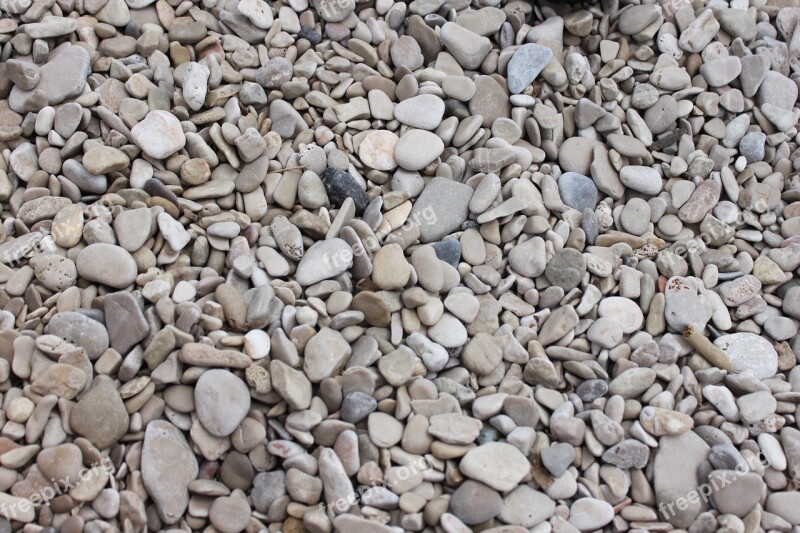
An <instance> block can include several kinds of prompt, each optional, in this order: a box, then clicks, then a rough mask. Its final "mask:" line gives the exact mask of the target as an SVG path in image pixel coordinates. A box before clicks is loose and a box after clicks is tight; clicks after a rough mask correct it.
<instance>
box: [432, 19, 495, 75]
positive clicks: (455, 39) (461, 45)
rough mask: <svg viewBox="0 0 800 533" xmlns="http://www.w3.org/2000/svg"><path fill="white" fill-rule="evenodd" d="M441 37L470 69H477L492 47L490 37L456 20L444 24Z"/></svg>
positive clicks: (449, 49)
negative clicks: (471, 29) (481, 34)
mask: <svg viewBox="0 0 800 533" xmlns="http://www.w3.org/2000/svg"><path fill="white" fill-rule="evenodd" d="M439 39H441V41H442V44H443V45H444V47H445V48H447V50H448V51H449V52H450V53H451V54H452V55H453V57H454V58H455V60H456V61H458V63H459V65H461V66H462V67H463V68H465V69H468V70H476V69H477V68H478V67H479V66H480V64H481V63H482V62H483V60H484V58H485V57H486V55H487V54H488V53H489V52H490V51H491V49H492V43H491V41H489V39H487V38H486V37H483V36H480V35H478V34H477V33H475V32H472V31H470V30H468V29H467V28H465V27H463V26H460V25H459V24H456V23H455V22H446V23H445V24H444V25H443V26H442V28H441V32H440V33H439Z"/></svg>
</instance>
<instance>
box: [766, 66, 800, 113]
mask: <svg viewBox="0 0 800 533" xmlns="http://www.w3.org/2000/svg"><path fill="white" fill-rule="evenodd" d="M797 94H798V89H797V84H796V83H795V82H793V81H792V80H790V79H789V78H787V77H786V76H784V75H783V74H781V73H779V72H775V71H774V70H770V71H768V72H766V73H765V74H764V80H763V81H762V83H761V84H760V85H759V87H758V92H757V93H756V100H757V101H758V104H759V105H762V106H763V105H764V104H770V105H774V106H776V107H779V108H781V109H792V107H793V106H794V105H795V103H796V102H797Z"/></svg>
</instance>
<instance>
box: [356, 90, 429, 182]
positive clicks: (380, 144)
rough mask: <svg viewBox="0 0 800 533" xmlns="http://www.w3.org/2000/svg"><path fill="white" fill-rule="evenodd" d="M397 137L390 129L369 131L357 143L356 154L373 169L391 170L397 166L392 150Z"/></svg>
mask: <svg viewBox="0 0 800 533" xmlns="http://www.w3.org/2000/svg"><path fill="white" fill-rule="evenodd" d="M437 100H438V98H437ZM399 139H400V138H399V137H398V136H397V135H395V134H394V133H392V132H391V131H385V130H375V131H371V132H369V133H368V134H367V135H366V136H365V137H364V139H363V140H362V141H361V144H359V145H358V156H359V157H360V158H361V161H362V162H363V163H364V164H365V165H367V166H368V167H371V168H374V169H375V170H393V169H395V168H397V161H395V159H394V150H395V146H396V145H397V141H398V140H399Z"/></svg>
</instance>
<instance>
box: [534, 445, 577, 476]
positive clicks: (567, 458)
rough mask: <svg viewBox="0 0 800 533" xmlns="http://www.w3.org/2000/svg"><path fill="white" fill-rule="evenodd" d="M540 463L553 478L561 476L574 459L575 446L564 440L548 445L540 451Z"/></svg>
mask: <svg viewBox="0 0 800 533" xmlns="http://www.w3.org/2000/svg"><path fill="white" fill-rule="evenodd" d="M540 456H541V459H542V464H543V465H544V467H545V468H546V469H547V470H548V472H550V473H551V474H552V475H553V477H554V478H558V477H561V476H562V475H564V472H566V471H567V469H568V468H569V465H571V464H572V461H573V460H574V459H575V448H573V447H572V446H570V445H569V444H567V443H565V442H558V443H555V444H552V445H550V446H549V447H548V448H545V449H543V450H542V451H541V452H540Z"/></svg>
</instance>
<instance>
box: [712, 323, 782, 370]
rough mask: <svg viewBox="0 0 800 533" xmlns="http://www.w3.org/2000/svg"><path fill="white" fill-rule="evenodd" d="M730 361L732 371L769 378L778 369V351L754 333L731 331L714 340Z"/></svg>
mask: <svg viewBox="0 0 800 533" xmlns="http://www.w3.org/2000/svg"><path fill="white" fill-rule="evenodd" d="M714 344H715V345H716V346H717V347H718V348H719V349H721V350H722V351H723V352H724V353H725V356H726V357H727V358H728V360H729V361H730V363H731V367H732V368H733V371H734V372H736V373H738V374H748V375H751V376H753V377H754V378H756V379H767V378H771V377H772V376H774V375H775V373H776V372H777V371H778V352H776V351H775V348H773V346H772V345H771V344H770V343H769V341H768V340H767V339H765V338H763V337H761V336H759V335H756V334H755V333H731V334H730V335H722V336H720V337H717V338H716V339H715V340H714Z"/></svg>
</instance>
